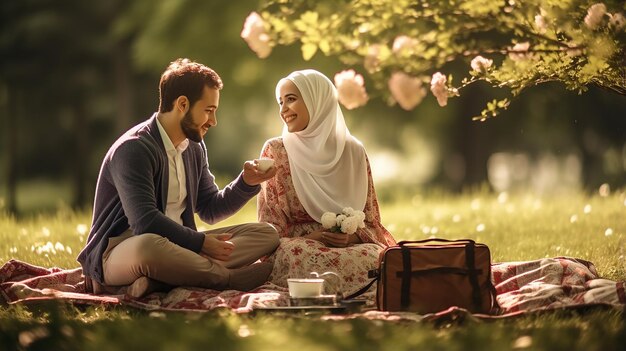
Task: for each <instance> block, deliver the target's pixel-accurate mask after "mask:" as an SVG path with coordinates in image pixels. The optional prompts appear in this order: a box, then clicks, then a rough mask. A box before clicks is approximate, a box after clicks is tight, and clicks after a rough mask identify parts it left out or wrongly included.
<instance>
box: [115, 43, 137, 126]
mask: <svg viewBox="0 0 626 351" xmlns="http://www.w3.org/2000/svg"><path fill="white" fill-rule="evenodd" d="M113 68H114V72H115V73H114V74H115V91H116V101H117V115H116V116H115V131H116V132H117V133H118V134H119V133H121V132H123V131H125V130H127V129H128V128H129V127H130V126H131V125H132V120H133V117H134V105H133V103H134V94H133V92H134V91H133V90H134V89H133V79H132V74H133V70H132V67H131V59H130V40H121V41H119V42H117V44H116V45H115V50H113Z"/></svg>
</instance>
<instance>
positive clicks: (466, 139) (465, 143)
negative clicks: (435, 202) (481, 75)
mask: <svg viewBox="0 0 626 351" xmlns="http://www.w3.org/2000/svg"><path fill="white" fill-rule="evenodd" d="M481 92H482V91H481V90H480V89H468V91H466V93H465V94H464V95H465V96H464V100H463V101H464V104H463V107H462V110H463V111H472V113H475V114H476V115H478V114H479V112H480V111H481V110H482V109H483V108H484V106H483V103H482V101H483V99H481V97H482V96H481ZM459 115H460V116H461V117H460V118H461V121H460V127H459V128H458V129H457V130H458V134H457V136H456V137H455V139H456V140H457V142H456V148H455V149H456V150H455V151H456V152H458V153H459V154H460V155H461V156H462V158H463V161H464V162H465V179H464V181H463V185H464V186H474V185H479V184H481V183H483V182H485V181H487V161H488V159H489V152H490V150H489V149H490V148H489V145H488V143H489V142H490V141H491V139H490V137H489V134H490V133H489V128H487V126H485V125H484V124H483V123H481V122H478V121H474V120H472V119H471V118H470V117H468V113H461V114H459Z"/></svg>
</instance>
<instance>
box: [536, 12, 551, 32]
mask: <svg viewBox="0 0 626 351" xmlns="http://www.w3.org/2000/svg"><path fill="white" fill-rule="evenodd" d="M535 25H536V26H537V29H539V33H545V32H546V29H548V22H547V21H546V17H545V16H542V15H536V16H535Z"/></svg>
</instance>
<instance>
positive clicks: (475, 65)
mask: <svg viewBox="0 0 626 351" xmlns="http://www.w3.org/2000/svg"><path fill="white" fill-rule="evenodd" d="M492 64H493V60H490V59H488V58H484V57H482V56H476V57H474V58H473V59H472V62H471V63H470V66H472V69H473V70H474V71H476V72H480V73H484V72H487V70H488V69H489V67H491V65H492Z"/></svg>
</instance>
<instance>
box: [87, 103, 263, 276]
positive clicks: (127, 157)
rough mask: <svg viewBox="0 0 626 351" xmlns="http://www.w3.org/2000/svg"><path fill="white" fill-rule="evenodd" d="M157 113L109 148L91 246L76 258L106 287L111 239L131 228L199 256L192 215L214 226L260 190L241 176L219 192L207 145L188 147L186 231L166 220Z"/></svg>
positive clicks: (100, 179)
mask: <svg viewBox="0 0 626 351" xmlns="http://www.w3.org/2000/svg"><path fill="white" fill-rule="evenodd" d="M156 116H157V114H156V113H155V114H154V115H153V116H152V117H151V118H149V119H148V120H146V121H144V122H142V123H140V124H139V125H137V126H135V127H133V128H132V129H130V130H129V131H128V132H126V133H125V134H124V135H122V136H121V137H120V138H119V139H118V140H117V141H116V142H115V143H114V144H113V146H111V148H110V149H109V151H108V152H107V154H106V156H105V157H104V161H103V162H102V167H101V168H100V174H99V176H98V183H97V185H96V195H95V199H94V208H93V222H92V224H91V230H90V232H89V236H88V238H87V244H86V245H85V247H84V248H83V250H82V251H81V252H80V254H79V255H78V262H80V264H81V266H82V267H83V274H84V275H85V276H89V277H91V278H92V279H94V280H96V281H98V282H99V283H101V284H103V283H104V275H103V270H102V254H103V253H104V251H105V250H106V247H107V245H108V242H109V238H112V237H116V236H119V235H120V234H122V233H124V232H125V231H126V230H128V228H130V229H131V230H132V231H133V233H134V234H135V235H140V234H143V233H155V234H159V235H162V236H164V237H166V238H168V239H169V240H170V241H171V242H173V243H175V244H177V245H180V246H182V247H184V248H186V249H189V250H192V251H195V252H200V249H201V248H202V244H203V242H204V234H203V233H201V232H198V231H197V229H196V224H195V221H194V213H198V215H199V217H200V218H201V219H202V220H203V221H205V222H207V223H210V224H213V223H216V222H218V221H220V220H222V219H224V218H226V217H229V216H230V215H232V214H234V213H235V212H237V211H238V210H239V209H241V207H243V205H245V203H246V202H247V201H248V200H250V199H251V198H252V197H254V196H255V195H256V194H257V193H258V192H259V190H260V186H258V185H257V186H249V185H247V184H246V183H245V182H244V181H243V178H242V174H239V176H238V177H237V178H236V179H235V180H233V181H232V182H231V183H230V184H229V185H228V186H226V187H224V189H222V190H220V189H219V188H218V187H217V185H216V184H215V177H214V176H213V174H211V172H210V171H209V165H208V160H207V150H206V146H205V145H204V142H200V143H196V142H193V141H190V142H189V147H187V149H186V150H185V151H184V152H183V154H182V157H183V162H184V165H185V173H186V180H187V199H186V202H187V206H186V209H185V211H184V212H183V213H182V220H183V225H182V226H181V225H179V224H178V223H176V222H174V221H173V220H171V219H170V218H168V217H167V216H165V206H166V204H167V189H168V181H169V179H168V178H169V177H168V173H169V168H168V159H167V154H166V153H165V147H164V146H163V141H162V140H161V135H160V133H159V129H158V126H157V122H156Z"/></svg>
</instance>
